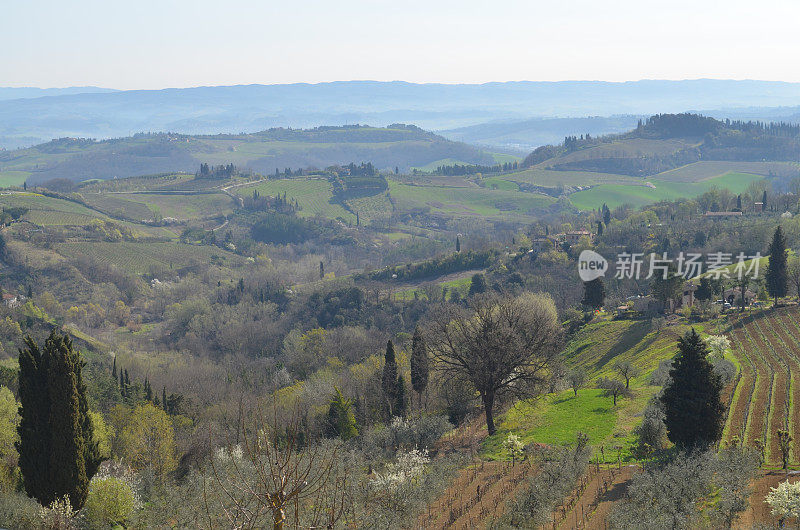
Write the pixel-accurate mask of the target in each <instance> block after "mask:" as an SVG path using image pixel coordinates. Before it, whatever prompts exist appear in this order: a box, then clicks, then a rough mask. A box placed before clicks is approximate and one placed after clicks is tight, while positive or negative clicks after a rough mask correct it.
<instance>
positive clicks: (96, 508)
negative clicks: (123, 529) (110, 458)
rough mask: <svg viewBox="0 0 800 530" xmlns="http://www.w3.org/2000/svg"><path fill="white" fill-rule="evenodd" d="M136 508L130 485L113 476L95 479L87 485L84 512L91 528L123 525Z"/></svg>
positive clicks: (134, 496)
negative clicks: (87, 494) (87, 491)
mask: <svg viewBox="0 0 800 530" xmlns="http://www.w3.org/2000/svg"><path fill="white" fill-rule="evenodd" d="M135 508H136V495H135V494H134V492H133V490H132V489H131V487H130V486H129V485H128V484H127V483H126V482H124V481H123V480H120V479H118V478H115V477H104V478H100V479H95V480H93V481H92V483H91V485H90V486H89V496H88V497H87V498H86V505H85V506H84V512H85V514H86V521H87V523H88V524H89V526H90V527H92V528H108V527H111V526H115V525H124V524H125V522H126V521H127V520H128V519H129V518H130V517H131V515H132V514H133V511H134V509H135Z"/></svg>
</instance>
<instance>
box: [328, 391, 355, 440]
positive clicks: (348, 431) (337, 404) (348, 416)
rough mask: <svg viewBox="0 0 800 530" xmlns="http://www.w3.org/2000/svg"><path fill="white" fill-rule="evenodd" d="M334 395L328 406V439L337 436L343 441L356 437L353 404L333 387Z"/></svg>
mask: <svg viewBox="0 0 800 530" xmlns="http://www.w3.org/2000/svg"><path fill="white" fill-rule="evenodd" d="M334 391H335V394H334V396H333V399H331V403H330V405H329V406H328V424H327V433H328V436H329V437H334V436H338V437H339V438H341V439H342V440H344V441H347V440H349V439H350V438H354V437H356V436H358V427H357V426H356V416H355V414H354V412H353V402H352V400H349V399H347V398H346V397H344V396H343V395H342V392H341V391H340V390H339V389H338V388H336V387H334Z"/></svg>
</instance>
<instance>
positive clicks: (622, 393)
mask: <svg viewBox="0 0 800 530" xmlns="http://www.w3.org/2000/svg"><path fill="white" fill-rule="evenodd" d="M597 388H600V389H602V390H605V392H604V393H603V394H604V395H605V396H606V397H612V398H614V406H615V407H616V406H617V398H620V397H627V396H630V395H631V391H630V390H628V387H627V386H625V383H623V382H622V381H620V380H619V379H610V378H608V377H601V378H600V379H598V380H597Z"/></svg>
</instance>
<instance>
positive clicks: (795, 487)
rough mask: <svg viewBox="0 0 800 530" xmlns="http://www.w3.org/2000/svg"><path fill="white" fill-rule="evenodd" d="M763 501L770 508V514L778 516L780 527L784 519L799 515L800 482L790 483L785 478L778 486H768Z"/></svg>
mask: <svg viewBox="0 0 800 530" xmlns="http://www.w3.org/2000/svg"><path fill="white" fill-rule="evenodd" d="M764 502H766V503H767V504H768V505H769V507H770V508H771V512H772V515H774V516H776V517H778V518H779V521H778V525H779V527H781V528H782V527H783V523H784V521H785V520H786V519H797V518H798V517H800V482H795V483H793V484H790V483H789V480H788V479H786V481H785V482H781V483H780V484H778V487H776V488H770V492H769V493H768V494H767V496H766V498H765V499H764Z"/></svg>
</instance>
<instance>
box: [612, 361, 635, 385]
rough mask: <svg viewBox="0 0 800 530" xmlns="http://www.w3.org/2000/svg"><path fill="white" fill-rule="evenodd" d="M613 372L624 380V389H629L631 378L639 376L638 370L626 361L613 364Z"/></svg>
mask: <svg viewBox="0 0 800 530" xmlns="http://www.w3.org/2000/svg"><path fill="white" fill-rule="evenodd" d="M614 371H615V372H617V373H618V374H619V375H620V376H621V377H622V378H623V379H625V389H626V390H628V389H629V388H630V387H631V378H633V377H636V376H638V375H639V369H638V368H636V367H635V366H634V365H633V364H631V363H630V362H628V361H617V362H615V363H614Z"/></svg>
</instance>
